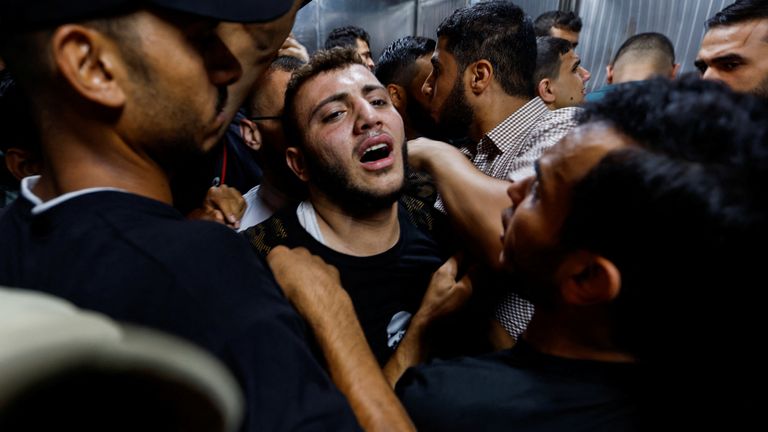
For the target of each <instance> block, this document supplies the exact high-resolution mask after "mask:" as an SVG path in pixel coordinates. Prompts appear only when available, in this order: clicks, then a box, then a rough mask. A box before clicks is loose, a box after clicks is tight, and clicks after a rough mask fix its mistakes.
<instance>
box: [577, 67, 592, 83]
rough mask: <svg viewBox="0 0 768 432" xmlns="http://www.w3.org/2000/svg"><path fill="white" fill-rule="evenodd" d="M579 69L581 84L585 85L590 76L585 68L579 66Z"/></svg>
mask: <svg viewBox="0 0 768 432" xmlns="http://www.w3.org/2000/svg"><path fill="white" fill-rule="evenodd" d="M579 69H580V70H581V82H583V83H586V82H587V81H589V79H590V78H592V74H591V73H589V71H588V70H587V69H586V68H584V67H583V66H579Z"/></svg>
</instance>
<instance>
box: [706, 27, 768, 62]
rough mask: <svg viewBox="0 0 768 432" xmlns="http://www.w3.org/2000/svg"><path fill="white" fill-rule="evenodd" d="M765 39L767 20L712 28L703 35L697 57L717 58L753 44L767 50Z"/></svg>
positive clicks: (767, 43)
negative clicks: (757, 44) (762, 45)
mask: <svg viewBox="0 0 768 432" xmlns="http://www.w3.org/2000/svg"><path fill="white" fill-rule="evenodd" d="M766 38H768V19H762V20H754V21H746V22H741V23H736V24H733V25H729V26H717V27H713V28H711V29H710V30H709V31H707V33H706V34H705V35H704V39H703V40H702V42H701V49H700V50H699V57H700V58H703V59H708V58H714V57H718V56H721V55H725V54H727V53H729V52H731V51H736V50H740V49H741V48H744V47H745V46H746V45H750V44H754V43H760V44H765V49H768V40H767V39H766Z"/></svg>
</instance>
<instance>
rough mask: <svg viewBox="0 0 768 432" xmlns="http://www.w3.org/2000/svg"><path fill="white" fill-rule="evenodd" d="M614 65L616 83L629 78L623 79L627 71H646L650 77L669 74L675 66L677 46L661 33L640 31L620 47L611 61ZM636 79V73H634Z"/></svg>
mask: <svg viewBox="0 0 768 432" xmlns="http://www.w3.org/2000/svg"><path fill="white" fill-rule="evenodd" d="M611 65H612V67H613V71H614V75H616V74H618V76H614V80H613V82H614V83H621V82H625V81H628V80H629V79H623V78H622V76H621V75H622V74H625V73H626V72H627V71H640V70H642V71H644V72H646V73H647V76H643V77H642V78H643V79H647V78H650V77H651V76H654V75H663V76H668V75H669V74H670V73H671V71H672V70H673V69H674V66H675V47H674V46H673V45H672V42H671V41H670V40H669V38H667V37H666V36H664V35H663V34H661V33H653V32H650V33H640V34H636V35H634V36H631V37H630V38H628V39H627V40H626V41H624V43H623V44H621V47H619V50H618V51H617V52H616V55H615V56H614V57H613V61H612V62H611ZM632 79H633V80H636V75H632Z"/></svg>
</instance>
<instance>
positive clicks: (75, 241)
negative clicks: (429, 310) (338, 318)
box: [0, 0, 383, 431]
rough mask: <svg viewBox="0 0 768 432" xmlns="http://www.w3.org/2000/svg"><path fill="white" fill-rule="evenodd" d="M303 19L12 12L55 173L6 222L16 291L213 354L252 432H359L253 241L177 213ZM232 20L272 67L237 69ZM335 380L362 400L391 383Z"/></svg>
mask: <svg viewBox="0 0 768 432" xmlns="http://www.w3.org/2000/svg"><path fill="white" fill-rule="evenodd" d="M137 3H139V5H137ZM299 4H300V2H298V1H295V2H286V1H278V0H272V1H261V2H258V3H257V2H250V1H245V0H241V1H229V2H214V1H205V0H197V1H193V0H187V1H184V2H179V1H174V0H151V1H144V2H131V1H124V0H112V1H99V2H92V1H88V0H77V1H74V0H73V1H68V2H66V3H65V2H59V1H44V2H30V1H29V0H11V1H10V4H8V2H6V4H4V6H3V10H2V12H0V29H2V33H3V34H2V35H0V41H1V42H2V43H0V53H1V54H0V56H2V58H3V59H4V60H5V61H6V62H7V64H8V67H9V68H10V69H11V70H12V71H13V72H14V73H15V74H16V76H18V77H19V83H20V84H21V85H22V87H23V88H24V89H25V91H26V92H27V94H28V95H29V97H30V99H31V101H32V105H33V116H34V118H35V121H36V124H37V127H38V128H39V131H40V136H41V147H42V154H43V161H44V162H43V167H42V170H41V175H40V176H35V177H27V178H25V179H24V180H23V182H22V193H21V196H20V198H19V199H18V200H17V201H16V203H14V205H13V206H11V208H9V210H8V211H7V213H6V214H5V215H4V216H3V218H2V219H0V243H1V244H2V245H3V248H2V250H0V284H2V285H9V286H18V287H24V288H31V289H35V290H40V291H46V292H49V293H52V294H54V295H57V296H61V297H64V298H66V299H68V300H70V301H72V302H73V303H75V304H76V305H78V306H79V307H82V308H86V309H93V310H96V311H100V312H103V313H105V314H107V315H109V316H110V317H112V318H115V319H118V320H123V321H129V322H134V323H138V324H142V325H146V326H149V327H155V328H158V329H161V330H165V331H168V332H171V333H174V334H177V335H180V336H183V337H186V338H188V339H190V340H192V341H194V342H196V343H197V344H199V345H201V346H203V347H205V348H207V349H208V350H209V351H211V352H212V353H214V354H215V355H217V356H219V357H220V358H221V359H222V360H223V361H224V362H225V363H226V364H227V365H228V366H229V367H230V368H231V370H232V371H233V372H234V374H235V376H236V377H237V378H238V380H239V381H240V384H241V386H242V389H243V391H244V393H245V396H246V410H247V411H246V412H247V414H246V418H245V425H244V428H245V429H247V430H270V431H272V430H299V429H311V430H353V429H357V425H356V423H355V420H354V417H353V415H352V412H351V410H350V408H349V406H348V405H347V403H346V402H345V401H344V399H343V397H342V396H341V394H340V393H339V392H338V391H336V390H335V389H334V388H333V385H332V383H331V381H330V380H329V378H328V376H327V375H326V374H325V373H324V372H323V370H322V368H321V367H320V366H319V365H318V363H317V362H316V360H315V359H314V356H313V355H312V354H311V353H310V350H309V349H308V348H307V346H306V339H305V333H304V325H303V323H302V321H301V319H300V318H299V317H298V315H297V314H296V313H295V311H294V310H293V309H292V308H291V307H290V305H289V304H288V303H287V301H286V300H285V297H284V296H283V294H282V293H281V292H280V290H279V288H278V287H277V285H276V284H275V282H274V280H273V279H271V277H269V276H268V272H266V271H264V269H263V267H262V265H261V264H259V262H258V261H257V259H256V257H255V255H254V254H253V253H252V252H251V251H250V249H249V246H248V244H247V242H246V241H245V240H244V239H242V238H240V237H239V236H238V235H237V234H235V233H234V232H233V231H231V230H230V229H228V228H226V227H223V226H220V225H218V224H214V223H210V222H192V221H185V220H184V219H183V218H182V216H181V215H180V214H179V213H178V212H177V211H175V210H174V209H173V208H172V207H171V206H170V204H171V202H172V197H171V193H170V189H169V186H168V184H169V178H170V176H171V173H172V172H173V171H174V170H175V169H176V167H178V166H179V164H183V163H184V161H185V160H188V159H189V158H191V157H194V156H195V155H197V154H200V153H203V152H205V151H207V150H210V149H211V147H213V146H214V145H215V143H216V142H217V141H218V140H219V138H220V136H221V134H222V132H223V130H224V129H225V128H226V126H227V124H228V123H229V121H230V120H231V115H232V113H233V112H234V110H231V109H230V107H231V103H232V99H228V91H227V89H228V86H231V85H233V84H235V83H237V81H238V79H239V78H240V77H241V75H244V74H249V73H250V74H254V71H253V70H252V68H251V67H252V66H253V64H254V63H249V62H250V61H251V60H252V61H253V62H258V59H259V58H262V57H263V58H270V57H271V56H272V55H273V53H274V52H275V51H276V50H277V48H278V47H279V46H280V43H281V42H282V41H283V40H284V39H285V37H286V36H287V35H288V31H289V29H290V27H291V23H292V22H293V18H294V16H295V13H296V10H297V9H298V6H299ZM220 20H223V21H238V22H250V23H252V24H247V25H234V24H233V26H235V28H234V30H233V27H230V28H229V29H230V30H232V31H235V32H241V34H242V32H246V33H248V34H250V35H251V36H252V37H253V39H254V40H255V42H257V43H254V44H253V45H251V46H252V47H253V46H257V47H258V49H259V50H260V51H259V53H258V55H256V56H254V57H252V58H250V60H247V61H246V60H243V57H241V56H239V55H237V54H234V55H233V53H237V52H238V50H239V49H240V48H239V47H233V45H231V44H229V41H226V42H227V44H225V42H223V41H222V39H225V40H226V39H227V35H223V34H222V35H220V34H219V33H217V26H218V21H220ZM238 26H239V28H237V27H238ZM218 30H219V31H221V28H218ZM235 40H239V41H241V42H242V39H237V38H235ZM238 60H239V61H238ZM244 69H245V70H244ZM228 101H229V103H228ZM317 336H318V339H322V338H323V337H324V335H323V334H322V333H321V334H318V335H317ZM341 342H342V345H340V346H339V345H337V348H340V351H339V352H340V353H341V355H342V356H344V355H346V354H348V353H349V352H350V351H345V346H343V341H341ZM352 352H354V350H352ZM331 370H332V371H334V372H338V373H340V374H342V375H344V376H347V377H349V378H350V380H352V381H351V382H353V383H355V385H361V386H365V385H366V380H371V379H373V380H376V379H379V380H383V376H380V375H378V376H377V375H372V378H362V379H361V380H360V381H357V382H355V381H356V379H357V376H356V375H355V374H354V372H350V373H347V371H345V370H343V369H341V370H339V369H333V367H332V368H331ZM339 371H341V372H339ZM366 376H367V375H366ZM367 382H370V381H367ZM339 387H340V389H341V390H342V391H345V392H346V391H348V390H349V387H345V385H344V384H343V383H342V384H341V385H340V386H339ZM350 401H351V402H352V405H353V406H355V407H356V408H358V407H359V406H360V404H361V403H365V402H360V401H359V400H356V399H355V398H354V397H352V396H351V397H350ZM358 416H359V417H360V421H361V423H362V425H363V426H365V427H372V426H373V425H372V423H370V421H371V417H370V416H365V415H364V414H363V415H360V414H359V413H358ZM105 428H106V429H109V427H108V426H107V427H105Z"/></svg>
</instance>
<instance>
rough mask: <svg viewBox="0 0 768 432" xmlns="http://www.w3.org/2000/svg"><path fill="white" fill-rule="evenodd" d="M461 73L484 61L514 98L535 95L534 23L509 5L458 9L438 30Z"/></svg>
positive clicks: (498, 3)
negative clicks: (470, 65)
mask: <svg viewBox="0 0 768 432" xmlns="http://www.w3.org/2000/svg"><path fill="white" fill-rule="evenodd" d="M437 36H438V37H442V38H445V41H446V49H447V50H448V51H449V52H450V53H451V54H453V56H454V57H456V61H457V63H458V65H459V72H460V73H461V72H462V71H464V70H465V69H466V68H467V66H469V64H470V63H473V62H476V61H478V60H481V59H485V60H488V61H489V62H491V64H492V65H493V68H494V69H495V70H494V77H495V79H496V81H497V82H498V83H499V84H501V87H502V88H503V89H504V91H505V92H506V93H507V94H509V95H511V96H523V97H530V98H532V97H533V96H534V94H535V90H534V83H533V71H534V69H535V68H536V37H535V36H534V34H533V24H532V23H531V19H530V18H529V17H527V16H526V15H525V13H524V12H523V10H522V9H520V8H519V7H518V6H516V5H514V4H512V3H510V2H508V1H498V0H497V1H488V2H483V3H476V4H474V5H472V6H467V7H464V8H461V9H457V10H456V11H455V12H454V13H453V14H451V16H449V17H448V18H446V19H445V20H444V21H443V22H442V23H441V24H440V26H439V27H438V28H437Z"/></svg>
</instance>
